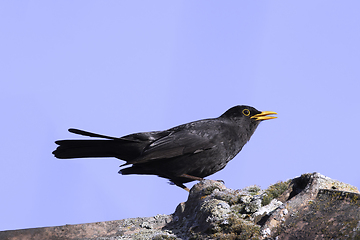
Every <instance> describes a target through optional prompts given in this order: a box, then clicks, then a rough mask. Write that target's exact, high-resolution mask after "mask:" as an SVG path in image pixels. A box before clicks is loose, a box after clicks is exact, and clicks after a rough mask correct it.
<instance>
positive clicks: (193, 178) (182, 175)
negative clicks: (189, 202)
mask: <svg viewBox="0 0 360 240" xmlns="http://www.w3.org/2000/svg"><path fill="white" fill-rule="evenodd" d="M179 177H184V178H189V179H191V180H197V181H202V180H204V179H203V178H200V177H195V176H191V175H188V174H185V173H184V174H181V175H180V176H179Z"/></svg>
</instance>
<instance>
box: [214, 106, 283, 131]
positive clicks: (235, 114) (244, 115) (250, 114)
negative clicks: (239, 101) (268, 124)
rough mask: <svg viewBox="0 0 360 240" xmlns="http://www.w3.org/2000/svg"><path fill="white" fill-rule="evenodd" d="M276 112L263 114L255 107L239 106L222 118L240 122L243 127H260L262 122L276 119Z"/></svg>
mask: <svg viewBox="0 0 360 240" xmlns="http://www.w3.org/2000/svg"><path fill="white" fill-rule="evenodd" d="M274 114H277V113H276V112H270V111H264V112H261V111H259V110H257V109H255V108H253V107H250V106H245V105H238V106H235V107H232V108H230V109H229V110H227V111H226V112H225V113H224V114H223V115H221V117H223V118H227V119H230V120H233V121H235V122H238V123H239V124H241V125H248V126H255V128H256V127H257V126H258V125H259V123H260V122H261V121H264V120H269V119H274V118H276V117H275V116H269V115H274Z"/></svg>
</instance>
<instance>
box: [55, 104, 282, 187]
mask: <svg viewBox="0 0 360 240" xmlns="http://www.w3.org/2000/svg"><path fill="white" fill-rule="evenodd" d="M270 114H276V113H275V112H260V111H258V110H256V109H255V108H253V107H250V106H235V107H232V108H230V109H229V110H227V111H226V112H225V113H224V114H222V115H221V116H220V117H218V118H210V119H204V120H199V121H194V122H190V123H186V124H183V125H180V126H177V127H174V128H171V129H168V130H165V131H153V132H142V133H134V134H130V135H127V136H123V137H119V138H117V137H110V136H105V135H100V134H95V133H90V132H86V131H82V130H78V129H69V131H70V132H72V133H75V134H80V135H84V136H89V137H97V138H102V139H99V140H92V139H91V140H90V139H89V140H60V141H56V144H58V145H59V146H58V147H57V149H56V150H55V151H54V152H53V154H54V155H55V157H57V158H60V159H70V158H89V157H116V158H118V159H121V160H125V161H126V163H125V164H123V165H121V166H126V165H130V164H131V165H132V166H129V167H127V168H123V169H121V170H120V171H119V173H121V174H123V175H128V174H148V175H157V176H159V177H163V178H167V179H169V180H170V181H171V182H172V183H174V184H176V185H177V186H179V187H182V188H184V189H186V190H188V189H187V188H186V187H185V186H184V184H183V183H187V182H191V181H194V180H201V179H202V178H204V177H206V176H209V175H211V174H213V173H215V172H217V171H220V170H221V169H223V168H224V167H225V166H226V164H227V163H228V162H229V161H230V160H231V159H233V158H234V157H235V156H236V155H237V154H238V153H239V152H240V151H241V149H242V148H243V146H244V145H245V144H246V142H247V141H249V139H250V137H251V136H252V134H253V133H254V131H255V129H256V128H257V126H258V125H259V123H260V122H261V121H262V120H267V119H273V118H276V117H273V116H268V115H270Z"/></svg>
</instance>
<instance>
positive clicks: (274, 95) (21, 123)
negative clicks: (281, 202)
mask: <svg viewBox="0 0 360 240" xmlns="http://www.w3.org/2000/svg"><path fill="white" fill-rule="evenodd" d="M359 9H360V2H359V1H355V0H354V1H351V0H350V1H345V2H339V1H332V0H330V1H325V0H324V1H226V2H220V1H201V0H200V1H106V2H104V1H57V2H55V1H1V2H0V31H1V36H2V37H1V38H0V68H1V71H0V79H1V81H0V100H1V101H0V106H1V112H2V114H1V116H2V117H1V126H2V128H1V132H2V134H1V136H2V137H1V139H0V141H1V142H0V145H1V151H0V159H1V160H0V168H1V169H2V173H1V175H0V181H1V191H2V197H1V198H0V212H1V219H0V230H12V229H21V228H33V227H45V226H56V225H64V224H77V223H87V222H98V221H107V220H118V219H123V218H129V217H145V216H153V215H155V214H170V213H172V212H174V210H175V208H176V206H177V205H178V204H179V203H180V202H183V201H186V199H187V195H188V194H187V192H186V191H184V190H182V189H180V188H178V187H175V186H171V185H169V184H168V183H167V180H166V179H161V178H158V177H155V176H121V175H119V174H118V173H117V172H118V170H119V165H120V164H122V163H123V162H122V161H119V160H117V159H111V158H109V159H81V160H57V159H55V158H54V157H53V156H52V154H51V152H52V151H53V150H54V149H55V147H56V145H55V144H54V141H55V140H58V139H69V138H77V136H75V135H73V134H71V133H69V132H67V129H68V128H70V127H72V128H80V129H83V130H88V131H92V132H96V133H100V134H105V135H113V136H122V135H126V134H130V133H134V132H142V131H151V130H165V129H168V128H170V127H173V126H176V125H179V124H183V123H186V122H190V121H194V120H198V119H203V118H210V117H217V116H219V115H221V114H222V113H223V112H224V111H226V110H227V109H228V108H230V107H232V106H235V105H241V104H246V105H251V106H254V107H256V108H257V109H259V110H262V111H276V112H278V114H279V115H278V119H275V120H271V121H266V122H263V123H261V124H260V126H259V127H258V129H257V131H256V132H255V134H254V135H253V137H252V139H251V140H250V142H249V143H248V144H247V145H245V147H244V148H243V150H242V151H241V152H240V154H238V156H237V157H236V158H234V159H233V160H232V161H231V162H230V163H229V164H228V166H227V167H226V168H225V169H224V170H222V171H220V172H218V173H216V174H214V175H212V176H210V177H208V178H210V179H222V180H224V181H225V183H226V186H227V187H229V188H238V189H240V188H244V187H246V186H249V185H252V184H256V185H259V186H261V187H262V188H266V187H267V186H269V185H270V184H273V183H275V182H277V181H279V180H287V179H289V178H294V177H296V176H299V175H301V174H303V173H308V172H315V171H316V172H320V173H322V174H324V175H326V176H329V177H331V178H334V179H337V180H341V181H343V182H346V183H349V184H352V185H355V186H357V187H360V174H359V169H360V161H359V156H358V149H359V135H360V127H359V124H358V119H359V118H360V111H359V110H358V109H359V105H360V94H359V90H360V44H359V43H360V24H359V23H360V15H359V14H358V10H359ZM187 185H188V186H189V187H191V186H192V185H193V184H187Z"/></svg>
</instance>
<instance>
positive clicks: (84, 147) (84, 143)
mask: <svg viewBox="0 0 360 240" xmlns="http://www.w3.org/2000/svg"><path fill="white" fill-rule="evenodd" d="M55 143H56V144H58V145H59V146H58V147H57V149H56V150H55V151H53V154H54V155H55V157H57V158H60V159H71V158H92V157H116V158H119V159H122V160H125V161H130V160H132V159H135V158H137V157H139V156H140V155H141V152H142V149H141V147H140V146H139V144H138V143H134V142H129V141H123V140H60V141H56V142H55ZM139 147H140V148H139Z"/></svg>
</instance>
